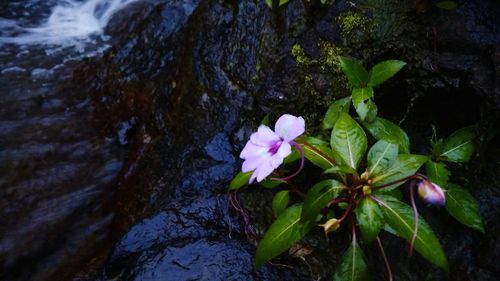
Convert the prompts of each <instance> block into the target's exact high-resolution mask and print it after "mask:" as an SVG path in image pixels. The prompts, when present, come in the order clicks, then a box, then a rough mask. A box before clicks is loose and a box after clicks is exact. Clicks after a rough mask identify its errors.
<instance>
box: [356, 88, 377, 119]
mask: <svg viewBox="0 0 500 281" xmlns="http://www.w3.org/2000/svg"><path fill="white" fill-rule="evenodd" d="M372 97H373V88H371V87H366V88H354V89H352V103H353V105H354V108H356V112H357V113H358V116H359V118H360V119H361V120H363V121H364V120H365V119H368V120H367V121H368V122H371V121H373V119H374V118H375V117H376V116H377V111H378V109H377V105H376V104H375V103H374V102H373V100H372V99H371V98H372Z"/></svg>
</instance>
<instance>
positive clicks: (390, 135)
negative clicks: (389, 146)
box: [361, 117, 410, 153]
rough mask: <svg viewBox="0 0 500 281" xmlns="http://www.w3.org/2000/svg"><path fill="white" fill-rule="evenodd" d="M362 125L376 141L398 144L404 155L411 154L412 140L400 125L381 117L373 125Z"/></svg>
mask: <svg viewBox="0 0 500 281" xmlns="http://www.w3.org/2000/svg"><path fill="white" fill-rule="evenodd" d="M361 123H362V124H363V126H365V128H366V129H367V130H368V131H369V132H370V134H371V135H372V136H373V137H374V138H375V139H377V140H386V141H388V142H392V143H396V144H398V145H399V151H400V152H402V153H409V152H410V139H409V138H408V135H407V134H406V133H405V131H403V129H401V128H400V127H399V126H398V125H396V124H394V123H392V122H391V121H389V120H386V119H383V118H380V117H377V118H375V120H373V122H371V123H369V122H361Z"/></svg>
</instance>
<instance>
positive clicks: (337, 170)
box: [323, 165, 356, 174]
mask: <svg viewBox="0 0 500 281" xmlns="http://www.w3.org/2000/svg"><path fill="white" fill-rule="evenodd" d="M355 172H356V170H354V169H353V168H351V167H349V166H344V165H337V166H335V167H333V168H330V169H328V170H325V171H324V172H323V174H338V173H341V174H354V173H355Z"/></svg>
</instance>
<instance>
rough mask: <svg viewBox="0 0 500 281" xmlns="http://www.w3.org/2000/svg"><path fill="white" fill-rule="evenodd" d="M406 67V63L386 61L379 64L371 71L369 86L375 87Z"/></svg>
mask: <svg viewBox="0 0 500 281" xmlns="http://www.w3.org/2000/svg"><path fill="white" fill-rule="evenodd" d="M405 65H406V63H405V62H404V61H399V60H386V61H383V62H379V63H377V64H376V65H375V66H374V67H372V69H370V73H369V79H368V86H370V87H375V86H378V85H380V84H382V83H383V82H384V81H386V80H387V79H389V78H391V77H392V76H394V75H395V74H396V73H398V71H399V70H401V68H403V67H404V66H405Z"/></svg>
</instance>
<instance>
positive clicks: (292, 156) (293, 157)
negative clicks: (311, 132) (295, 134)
mask: <svg viewBox="0 0 500 281" xmlns="http://www.w3.org/2000/svg"><path fill="white" fill-rule="evenodd" d="M297 160H300V153H299V151H298V150H297V149H295V147H292V153H290V155H288V156H287V157H286V158H285V159H284V160H283V164H284V165H286V164H290V163H294V162H295V161H297Z"/></svg>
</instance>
